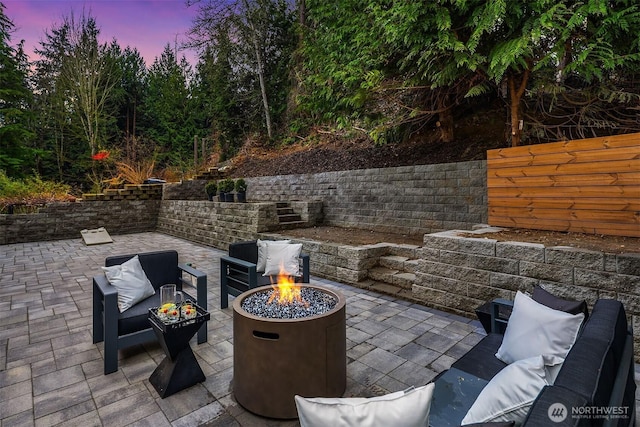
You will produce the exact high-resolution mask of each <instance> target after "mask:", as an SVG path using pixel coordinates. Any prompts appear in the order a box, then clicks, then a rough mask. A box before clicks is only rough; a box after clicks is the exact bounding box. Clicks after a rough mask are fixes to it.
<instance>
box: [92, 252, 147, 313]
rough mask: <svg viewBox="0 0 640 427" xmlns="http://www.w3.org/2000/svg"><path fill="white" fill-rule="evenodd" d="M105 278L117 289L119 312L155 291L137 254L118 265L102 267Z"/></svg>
mask: <svg viewBox="0 0 640 427" xmlns="http://www.w3.org/2000/svg"><path fill="white" fill-rule="evenodd" d="M102 270H103V271H104V274H105V275H106V276H107V280H108V281H109V283H110V284H111V285H113V286H115V287H116V288H117V289H118V310H120V313H122V312H123V311H125V310H127V309H129V308H131V307H133V306H134V305H136V304H137V303H138V302H140V301H142V300H144V299H146V298H148V297H150V296H151V295H153V294H155V293H156V290H155V289H154V288H153V285H152V284H151V282H150V281H149V279H148V278H147V275H146V274H145V273H144V270H143V269H142V265H141V264H140V260H139V259H138V255H136V256H134V257H133V258H131V259H130V260H128V261H126V262H123V263H122V264H119V265H114V266H111V267H102Z"/></svg>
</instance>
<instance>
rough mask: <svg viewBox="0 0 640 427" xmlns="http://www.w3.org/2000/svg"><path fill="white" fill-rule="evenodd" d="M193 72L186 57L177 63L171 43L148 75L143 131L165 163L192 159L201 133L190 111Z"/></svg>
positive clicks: (160, 159)
mask: <svg viewBox="0 0 640 427" xmlns="http://www.w3.org/2000/svg"><path fill="white" fill-rule="evenodd" d="M191 74H192V72H191V66H190V65H189V64H188V63H187V61H186V59H185V58H184V56H183V57H182V59H181V60H180V62H178V61H177V59H176V55H175V53H174V51H173V49H171V47H170V46H169V44H167V45H166V46H165V48H164V51H163V52H162V54H161V56H160V58H156V59H155V61H154V62H153V64H152V65H151V67H150V68H149V71H148V74H147V83H146V87H147V93H146V95H145V101H144V107H143V108H144V128H143V130H142V132H143V133H144V134H145V136H146V137H147V138H149V139H151V140H152V141H154V142H155V143H156V144H157V147H158V150H159V153H158V159H157V160H158V161H159V162H160V165H162V166H166V165H167V164H184V163H185V162H187V161H188V159H191V158H192V157H191V154H192V147H193V138H194V136H198V135H199V132H198V130H197V129H196V127H195V121H194V117H193V116H192V114H191V113H192V111H191V101H190V98H191V92H190V82H191V80H192V75H191Z"/></svg>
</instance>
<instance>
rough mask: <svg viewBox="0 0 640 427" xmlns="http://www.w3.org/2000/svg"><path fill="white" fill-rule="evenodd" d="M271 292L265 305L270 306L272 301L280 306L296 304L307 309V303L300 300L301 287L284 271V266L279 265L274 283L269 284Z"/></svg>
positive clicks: (302, 299)
mask: <svg viewBox="0 0 640 427" xmlns="http://www.w3.org/2000/svg"><path fill="white" fill-rule="evenodd" d="M271 287H273V292H272V293H271V296H270V297H269V300H268V301H267V304H271V303H272V302H274V300H275V301H276V302H277V303H278V304H281V305H289V304H293V303H294V302H295V303H298V304H301V305H303V306H304V307H307V306H308V305H309V303H308V302H306V301H305V300H304V298H302V287H301V286H300V285H299V284H297V283H296V282H295V279H294V278H293V276H291V275H290V274H289V272H288V271H287V270H285V269H284V265H282V264H280V272H279V273H278V276H277V277H276V283H271Z"/></svg>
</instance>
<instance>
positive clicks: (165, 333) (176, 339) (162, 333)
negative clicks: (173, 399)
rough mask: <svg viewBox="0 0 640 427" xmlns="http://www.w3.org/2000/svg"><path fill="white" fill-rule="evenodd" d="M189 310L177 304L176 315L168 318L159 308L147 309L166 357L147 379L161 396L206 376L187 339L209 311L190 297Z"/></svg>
mask: <svg viewBox="0 0 640 427" xmlns="http://www.w3.org/2000/svg"><path fill="white" fill-rule="evenodd" d="M184 305H188V306H189V307H190V308H191V309H192V310H195V312H194V311H189V312H188V314H187V316H189V317H185V313H187V311H186V310H183V309H182V307H181V306H179V307H177V308H176V310H177V318H174V319H170V320H169V319H167V318H162V317H160V316H159V315H158V308H157V307H156V308H150V309H149V322H150V323H151V326H152V328H153V331H154V332H155V334H156V336H157V337H158V341H160V345H161V347H162V349H163V350H164V354H165V355H166V357H165V358H164V360H163V361H162V362H160V364H159V365H158V367H157V368H156V369H155V370H154V371H153V373H152V374H151V377H149V382H150V383H151V385H153V387H154V388H155V389H156V391H157V392H158V394H159V395H160V397H162V398H163V399H164V398H165V397H167V396H171V395H172V394H174V393H177V392H179V391H181V390H184V389H185V388H187V387H191V386H193V385H196V384H197V383H200V382H203V381H204V380H205V378H206V377H205V375H204V372H202V368H200V364H199V363H198V361H197V360H196V356H195V355H194V354H193V350H191V346H190V345H189V340H191V338H192V337H193V335H194V334H195V333H196V332H197V331H198V329H200V326H202V324H203V323H204V322H206V321H207V320H209V319H210V317H211V315H210V314H209V312H208V311H206V310H204V309H203V308H201V307H200V306H198V305H197V304H195V303H194V302H192V301H187V302H186V303H185V304H183V306H184Z"/></svg>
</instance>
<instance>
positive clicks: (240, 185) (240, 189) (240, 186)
mask: <svg viewBox="0 0 640 427" xmlns="http://www.w3.org/2000/svg"><path fill="white" fill-rule="evenodd" d="M235 188H236V193H244V192H245V191H247V183H246V181H245V180H244V179H243V178H238V179H236V182H235Z"/></svg>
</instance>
